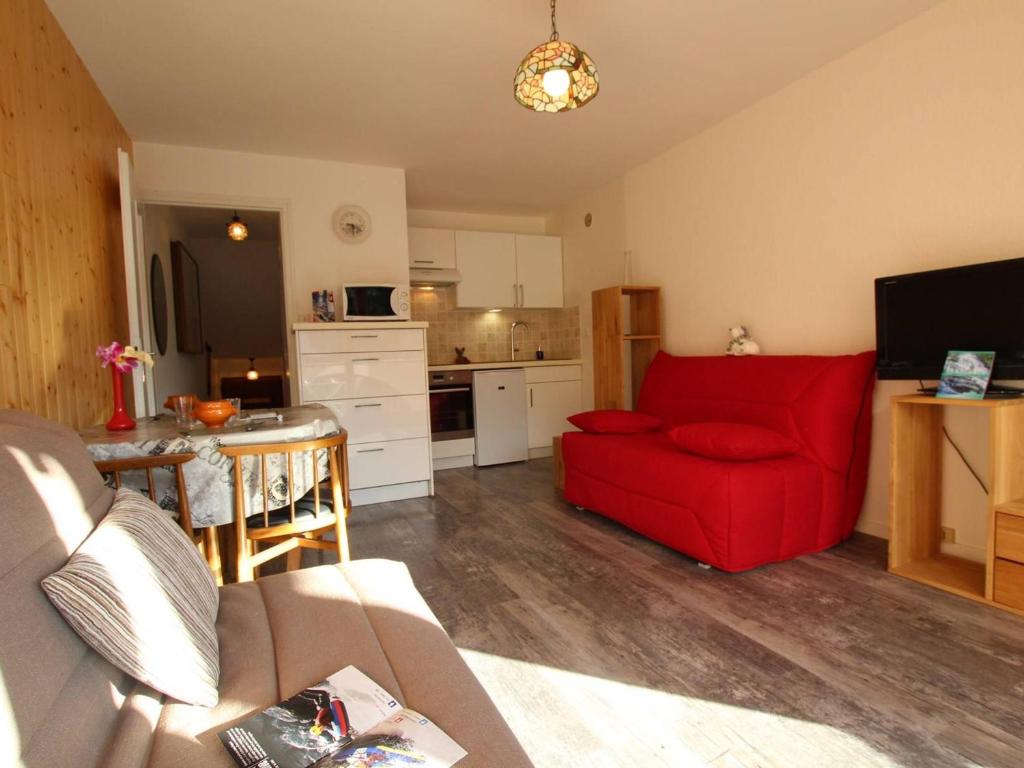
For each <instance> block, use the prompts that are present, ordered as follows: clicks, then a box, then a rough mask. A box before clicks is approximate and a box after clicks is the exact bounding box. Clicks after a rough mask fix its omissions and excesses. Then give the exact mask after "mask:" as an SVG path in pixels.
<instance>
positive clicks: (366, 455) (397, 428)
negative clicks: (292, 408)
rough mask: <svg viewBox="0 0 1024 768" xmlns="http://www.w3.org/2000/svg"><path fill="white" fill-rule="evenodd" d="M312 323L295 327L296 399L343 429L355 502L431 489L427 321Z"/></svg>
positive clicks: (420, 493) (419, 493) (404, 496)
mask: <svg viewBox="0 0 1024 768" xmlns="http://www.w3.org/2000/svg"><path fill="white" fill-rule="evenodd" d="M313 325H314V327H312V328H310V327H309V325H306V324H299V326H297V327H296V332H297V335H298V343H297V348H298V350H299V399H300V402H302V403H322V404H323V405H326V406H327V407H329V408H331V410H333V411H334V412H335V414H336V415H337V416H338V421H339V422H340V423H341V426H343V427H345V428H346V429H347V430H348V462H349V480H350V483H351V488H352V493H351V495H352V504H353V505H355V506H358V505H361V504H373V503H377V502H381V501H393V500H396V499H408V498H413V497H416V496H427V495H429V494H431V493H433V473H432V471H431V460H430V407H429V402H428V398H427V355H426V338H425V333H426V331H425V328H426V324H425V323H403V324H402V327H395V325H392V324H374V323H344V324H341V323H322V324H313ZM316 325H320V326H321V327H315V326H316Z"/></svg>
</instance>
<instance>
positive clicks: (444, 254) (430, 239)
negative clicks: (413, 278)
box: [409, 227, 455, 269]
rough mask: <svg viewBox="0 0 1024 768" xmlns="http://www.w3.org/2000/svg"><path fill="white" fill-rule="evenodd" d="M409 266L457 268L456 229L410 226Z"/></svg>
mask: <svg viewBox="0 0 1024 768" xmlns="http://www.w3.org/2000/svg"><path fill="white" fill-rule="evenodd" d="M409 266H410V267H412V268H413V269H455V230H453V229H428V228H426V227H409Z"/></svg>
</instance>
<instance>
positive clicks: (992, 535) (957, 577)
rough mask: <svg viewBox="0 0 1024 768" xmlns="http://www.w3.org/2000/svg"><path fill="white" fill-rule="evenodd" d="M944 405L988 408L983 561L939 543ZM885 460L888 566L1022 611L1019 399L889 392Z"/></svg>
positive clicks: (1023, 500) (1023, 408)
mask: <svg viewBox="0 0 1024 768" xmlns="http://www.w3.org/2000/svg"><path fill="white" fill-rule="evenodd" d="M947 408H983V409H985V410H987V411H988V414H989V451H990V453H991V455H990V457H989V461H990V465H991V468H990V471H989V477H988V478H987V485H988V509H987V512H986V514H987V517H988V546H987V553H986V557H985V562H984V563H979V562H975V561H973V560H967V559H964V558H961V557H954V556H952V555H946V554H943V553H942V552H941V551H940V549H939V542H940V540H941V529H940V526H941V523H940V514H941V510H942V492H941V488H942V425H943V417H944V414H945V409H947ZM890 462H891V463H890V485H889V514H890V517H889V570H890V571H891V572H892V573H895V574H897V575H899V576H904V577H906V578H908V579H914V580H915V581H920V582H922V583H924V584H928V585H930V586H933V587H937V588H938V589H944V590H946V591H947V592H952V593H954V594H957V595H961V596H963V597H968V598H970V599H972V600H977V601H979V602H982V603H987V604H989V605H993V606H995V607H997V608H1002V609H1004V610H1009V611H1013V612H1015V613H1020V614H1022V615H1024V399H1021V398H1015V399H1008V400H947V399H941V398H936V397H929V396H922V395H909V396H907V395H902V396H897V397H894V398H893V399H892V455H891V459H890Z"/></svg>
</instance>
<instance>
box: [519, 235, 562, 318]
mask: <svg viewBox="0 0 1024 768" xmlns="http://www.w3.org/2000/svg"><path fill="white" fill-rule="evenodd" d="M516 282H518V283H519V306H520V307H561V306H564V305H565V299H564V297H563V295H562V238H560V237H550V236H548V235H516Z"/></svg>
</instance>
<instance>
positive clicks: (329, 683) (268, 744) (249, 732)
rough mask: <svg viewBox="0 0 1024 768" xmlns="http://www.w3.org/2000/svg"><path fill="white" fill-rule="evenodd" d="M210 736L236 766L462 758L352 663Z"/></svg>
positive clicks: (433, 766) (352, 766)
mask: <svg viewBox="0 0 1024 768" xmlns="http://www.w3.org/2000/svg"><path fill="white" fill-rule="evenodd" d="M218 736H220V740H221V742H222V743H223V744H224V746H225V748H226V749H227V750H228V753H229V754H230V755H231V757H232V758H234V760H235V762H236V763H238V765H239V766H241V768H312V766H316V768H328V766H339V768H364V767H366V766H374V768H386V767H387V766H403V768H405V767H407V766H412V765H415V766H422V768H448V766H451V765H454V764H455V763H457V762H458V761H459V760H461V759H462V758H463V757H465V756H466V751H465V750H464V749H463V748H462V747H460V746H459V745H458V744H456V743H455V742H454V741H452V739H451V738H450V737H449V736H448V734H446V733H445V732H444V731H442V730H441V729H440V728H438V727H437V726H436V725H435V724H434V723H432V722H431V721H430V720H428V719H427V718H425V717H424V716H423V715H421V714H420V713H418V712H414V711H413V710H411V709H404V708H402V706H401V705H400V704H399V703H398V701H397V700H396V699H395V697H394V696H392V695H391V694H390V693H388V692H387V691H385V690H384V689H383V688H381V687H380V686H379V685H377V684H376V683H375V682H373V680H371V679H370V678H368V677H367V676H366V675H364V674H363V673H362V672H360V671H359V670H358V669H356V668H355V667H352V666H349V667H345V668H344V669H343V670H341V671H340V672H336V673H334V674H333V675H331V676H330V677H328V678H327V679H326V680H324V681H322V682H320V683H317V684H316V685H314V686H312V687H310V688H306V689H305V690H304V691H301V692H300V693H298V694H296V695H295V696H292V697H291V698H290V699H286V700H285V701H282V702H281V703H280V704H277V705H276V706H273V707H269V708H267V709H265V710H263V711H262V712H260V713H259V714H258V715H254V716H253V717H250V718H249V719H248V720H245V721H244V722H241V723H239V724H238V725H236V726H234V727H232V728H228V729H227V730H225V731H221V732H220V733H219V734H218Z"/></svg>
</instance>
